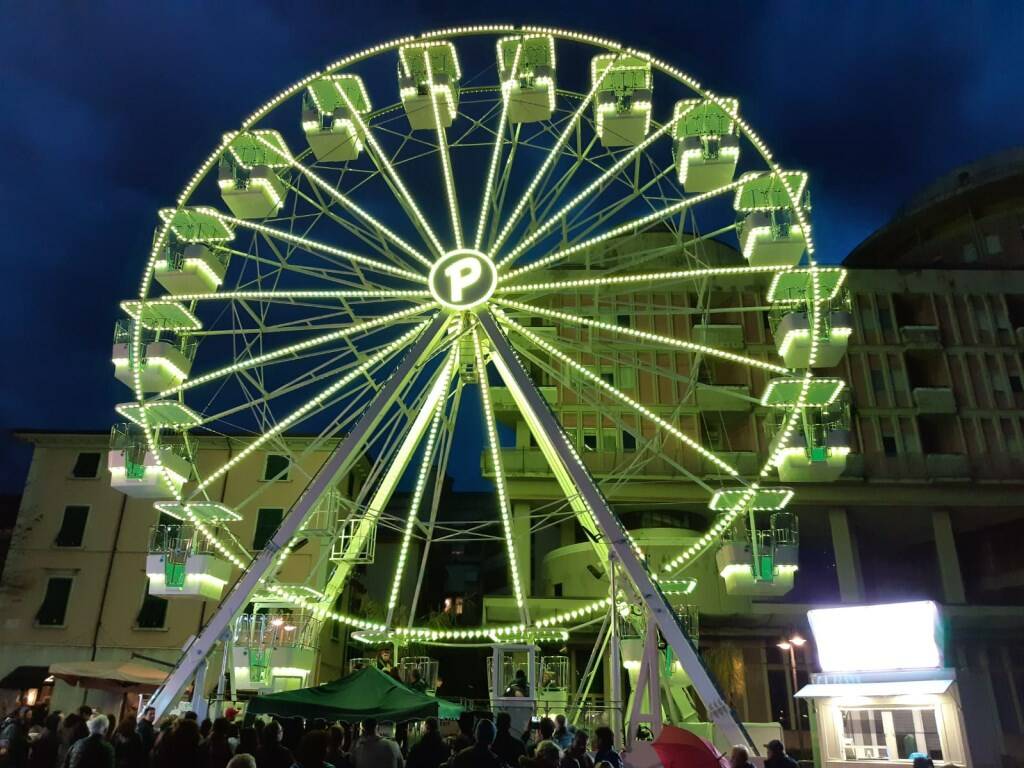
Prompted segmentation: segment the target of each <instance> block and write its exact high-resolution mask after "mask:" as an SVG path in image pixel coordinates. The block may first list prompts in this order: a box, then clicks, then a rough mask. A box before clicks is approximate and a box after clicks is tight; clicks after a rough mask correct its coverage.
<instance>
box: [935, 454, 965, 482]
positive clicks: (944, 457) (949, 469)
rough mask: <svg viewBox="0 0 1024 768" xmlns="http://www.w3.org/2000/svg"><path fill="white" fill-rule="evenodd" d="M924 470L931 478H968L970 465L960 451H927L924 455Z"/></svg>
mask: <svg viewBox="0 0 1024 768" xmlns="http://www.w3.org/2000/svg"><path fill="white" fill-rule="evenodd" d="M924 461H925V471H926V472H927V473H928V477H929V478H930V479H932V480H969V479H970V477H971V465H970V461H969V460H968V458H967V456H964V455H963V454H961V453H929V454H927V455H926V456H925V457H924Z"/></svg>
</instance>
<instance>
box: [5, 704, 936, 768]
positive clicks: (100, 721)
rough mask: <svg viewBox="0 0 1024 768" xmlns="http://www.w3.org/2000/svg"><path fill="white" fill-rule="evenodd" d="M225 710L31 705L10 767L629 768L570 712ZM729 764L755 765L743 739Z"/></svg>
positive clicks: (8, 758)
mask: <svg viewBox="0 0 1024 768" xmlns="http://www.w3.org/2000/svg"><path fill="white" fill-rule="evenodd" d="M224 714H225V716H224V717H218V718H216V719H215V720H212V721H211V720H208V719H205V720H203V721H202V722H200V721H199V719H198V718H197V717H196V715H195V714H194V713H192V712H186V713H184V714H183V715H181V716H176V715H171V716H166V717H163V718H161V719H160V720H159V722H157V720H156V713H155V711H154V710H153V709H152V708H151V707H150V708H146V709H144V710H143V713H142V715H141V717H139V718H138V719H137V718H136V717H135V715H129V716H127V717H125V718H123V719H122V720H121V721H120V722H116V721H115V718H114V717H113V716H112V715H105V714H102V713H98V712H94V711H93V710H92V709H91V708H90V707H88V706H83V707H80V708H79V709H78V711H77V712H71V713H68V714H66V715H64V714H61V713H60V712H54V713H45V712H41V711H40V710H38V709H36V710H30V709H28V708H27V707H26V708H22V709H20V710H18V711H16V712H14V713H12V714H11V715H9V716H8V717H7V718H6V719H5V720H4V722H3V724H2V725H0V768H622V760H621V757H620V755H619V753H618V752H617V751H616V750H615V746H614V737H613V735H612V731H611V729H610V728H607V727H603V726H602V727H598V728H596V729H595V730H594V734H593V739H591V737H590V735H589V734H588V733H587V732H586V731H583V730H576V729H574V728H573V727H572V726H571V725H569V724H568V723H567V722H566V719H565V717H564V715H558V716H557V717H556V718H555V719H554V720H552V719H551V718H548V717H544V718H541V719H540V720H539V721H534V722H532V723H531V725H530V727H529V728H528V729H527V731H526V732H525V733H522V734H519V733H514V732H513V729H512V719H511V718H510V717H509V715H508V714H507V713H505V712H500V713H498V715H497V717H496V718H494V719H493V720H492V719H491V718H490V717H480V718H475V717H474V716H473V714H472V713H468V712H467V713H464V714H463V715H462V716H461V717H460V718H459V722H458V728H459V730H458V734H456V735H454V736H449V737H445V736H443V735H442V732H441V727H440V723H439V722H438V720H437V719H436V718H433V717H428V718H427V719H426V720H425V721H424V722H423V723H421V724H419V725H418V726H417V727H415V728H408V727H407V724H402V725H401V726H400V727H399V728H398V729H397V732H396V728H395V725H394V724H393V723H378V722H377V721H376V720H374V719H373V718H368V719H366V720H363V721H362V722H361V723H359V724H358V726H352V725H350V724H349V723H342V722H338V723H333V724H330V723H327V722H326V721H325V720H322V719H314V720H307V721H303V720H302V719H300V718H288V719H284V720H278V719H273V720H270V721H269V722H263V721H262V720H259V719H255V718H250V719H248V720H246V721H245V722H243V723H239V722H236V720H238V718H237V714H238V713H237V712H236V711H235V710H234V709H231V708H229V709H228V710H226V711H225V713H224ZM768 747H769V749H768V757H769V759H768V760H767V761H766V762H765V765H766V768H795V765H796V764H795V763H794V762H793V761H792V760H791V759H790V758H789V757H788V756H787V755H786V754H785V750H784V748H783V747H782V744H781V742H777V741H773V742H771V743H770V744H769V745H768ZM729 764H730V768H752V766H751V764H750V762H749V758H748V754H747V752H746V750H745V749H743V748H742V747H736V748H734V749H733V750H732V753H731V754H730V755H729ZM915 768H917V766H916V765H915ZM922 768H925V767H923V766H922Z"/></svg>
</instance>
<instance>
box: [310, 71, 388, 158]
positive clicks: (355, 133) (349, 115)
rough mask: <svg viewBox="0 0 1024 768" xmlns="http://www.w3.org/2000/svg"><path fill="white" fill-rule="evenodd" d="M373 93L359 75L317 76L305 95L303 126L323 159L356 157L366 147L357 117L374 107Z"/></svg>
mask: <svg viewBox="0 0 1024 768" xmlns="http://www.w3.org/2000/svg"><path fill="white" fill-rule="evenodd" d="M370 109H371V107H370V96H369V95H368V94H367V92H366V86H364V85H363V80H362V78H360V77H359V76H358V75H328V76H327V77H321V78H319V79H318V80H314V81H313V82H312V83H310V84H309V87H307V88H306V93H305V95H304V97H303V99H302V130H303V131H304V132H305V134H306V141H308V142H309V147H310V149H312V150H313V157H315V158H316V159H317V161H318V162H323V163H343V162H346V161H348V160H355V159H356V158H357V157H359V153H360V152H362V151H363V139H362V137H361V136H360V134H359V129H358V127H357V126H356V123H355V120H353V113H355V114H358V115H360V116H363V115H366V114H367V113H368V112H369V111H370Z"/></svg>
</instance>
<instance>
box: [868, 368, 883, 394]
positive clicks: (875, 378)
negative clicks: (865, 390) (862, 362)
mask: <svg viewBox="0 0 1024 768" xmlns="http://www.w3.org/2000/svg"><path fill="white" fill-rule="evenodd" d="M871 388H872V389H873V390H875V392H884V391H885V373H884V372H882V370H881V369H879V368H872V369H871Z"/></svg>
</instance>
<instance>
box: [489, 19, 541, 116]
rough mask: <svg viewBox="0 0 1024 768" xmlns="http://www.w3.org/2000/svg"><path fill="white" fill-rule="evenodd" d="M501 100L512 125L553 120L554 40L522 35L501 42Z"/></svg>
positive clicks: (499, 61)
mask: <svg viewBox="0 0 1024 768" xmlns="http://www.w3.org/2000/svg"><path fill="white" fill-rule="evenodd" d="M498 69H499V70H500V75H501V96H502V98H503V99H504V100H505V104H506V105H507V108H508V121H509V122H510V123H516V124H518V123H535V122H538V121H540V120H550V119H551V115H552V114H554V111H555V40H554V38H553V37H551V36H550V35H521V36H517V37H505V38H502V39H501V40H499V41H498Z"/></svg>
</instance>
